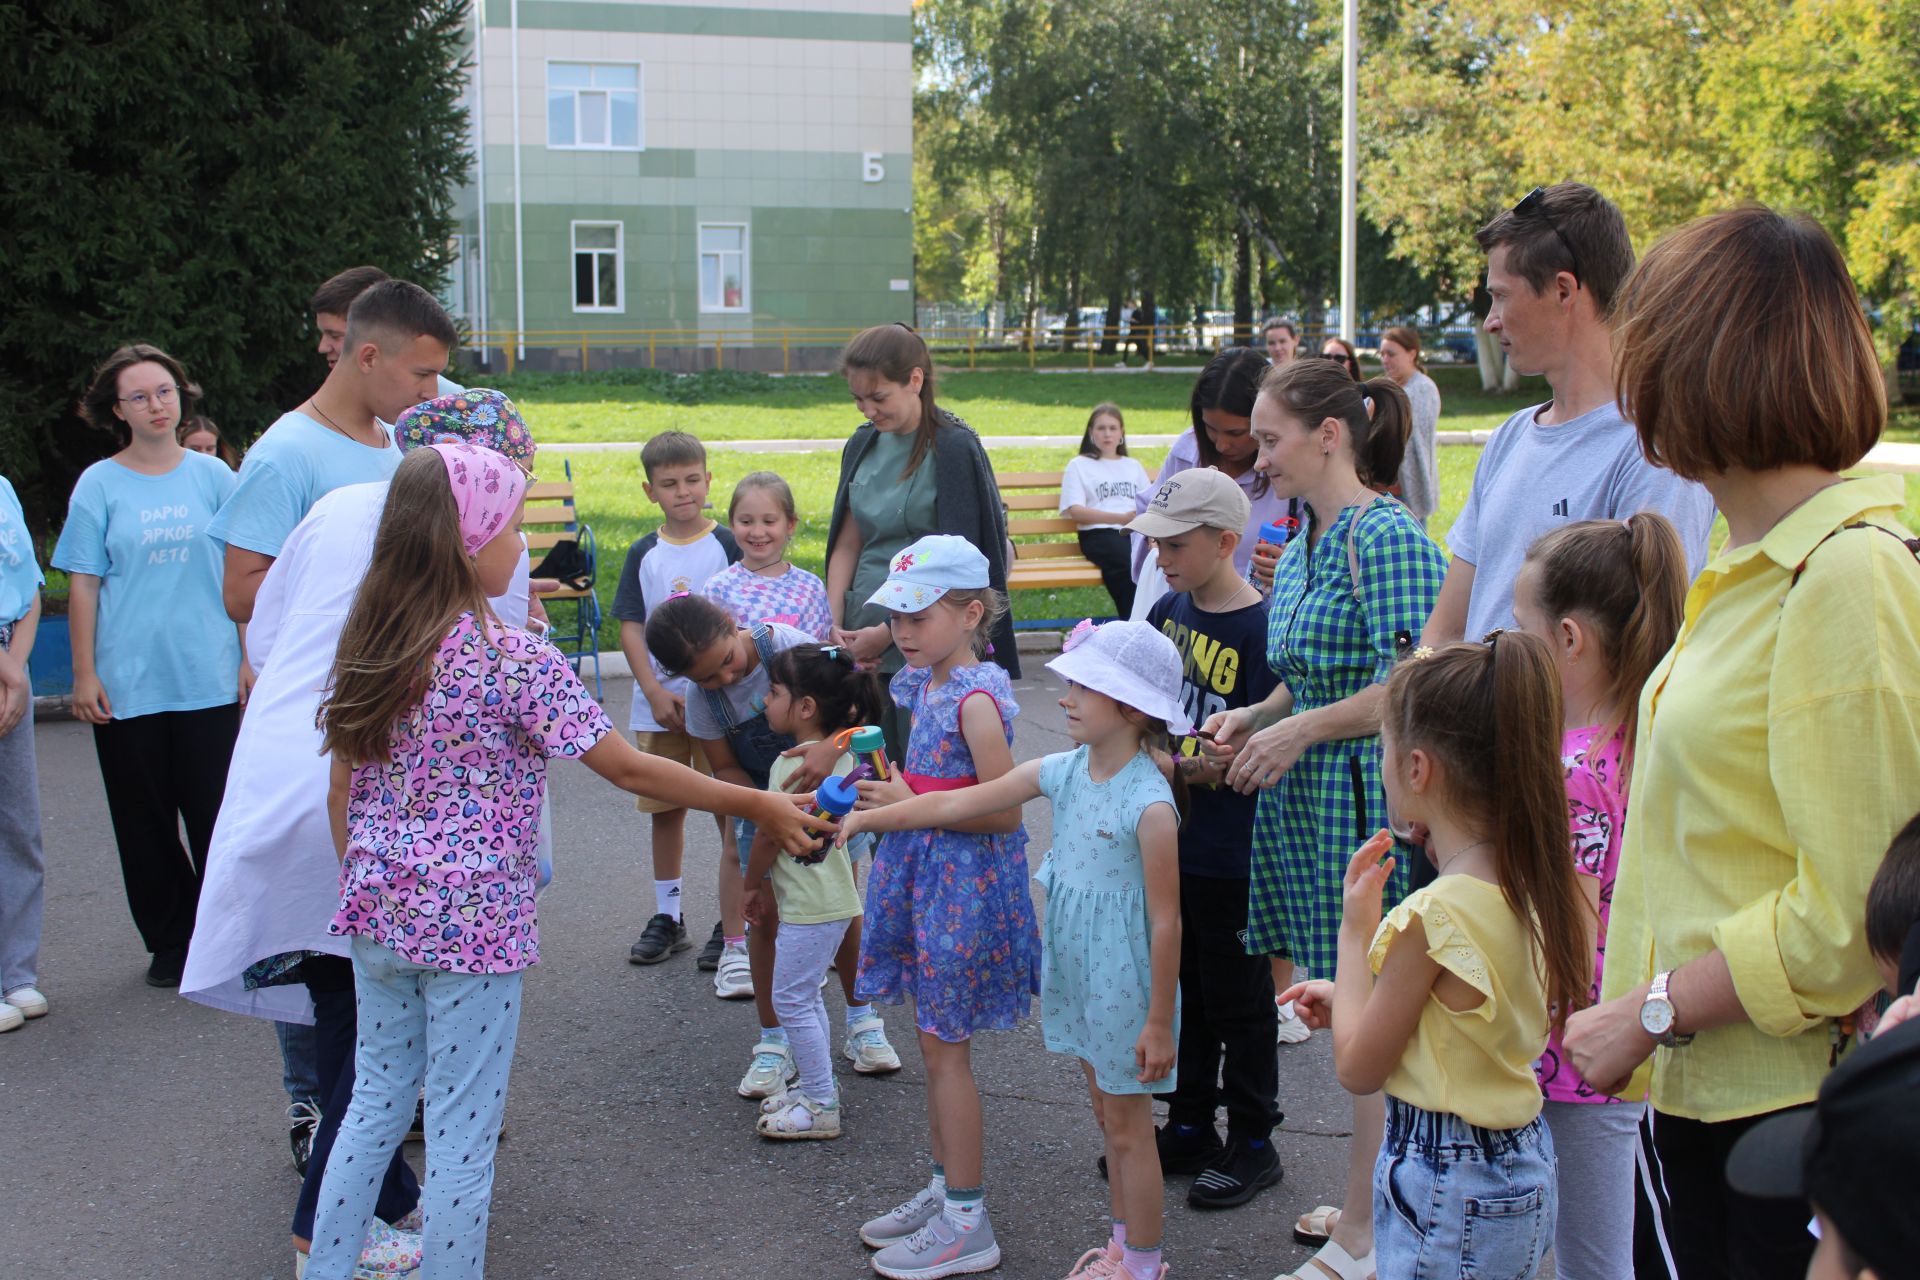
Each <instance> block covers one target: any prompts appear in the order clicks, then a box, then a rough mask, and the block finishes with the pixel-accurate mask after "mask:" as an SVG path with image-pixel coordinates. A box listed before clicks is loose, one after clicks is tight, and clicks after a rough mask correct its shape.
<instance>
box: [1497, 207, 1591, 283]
mask: <svg viewBox="0 0 1920 1280" xmlns="http://www.w3.org/2000/svg"><path fill="white" fill-rule="evenodd" d="M1513 216H1514V217H1516V218H1535V217H1537V218H1539V219H1540V220H1541V221H1543V222H1545V223H1546V224H1547V227H1548V229H1549V230H1551V231H1552V232H1553V234H1554V235H1556V236H1559V237H1560V243H1561V244H1562V245H1564V246H1566V250H1567V259H1568V261H1570V262H1572V263H1573V272H1572V274H1573V278H1574V281H1575V282H1576V283H1577V282H1579V281H1580V280H1581V279H1583V278H1584V277H1582V276H1581V274H1580V255H1579V254H1577V253H1575V252H1574V251H1573V241H1571V240H1569V239H1567V233H1566V232H1564V231H1562V230H1561V229H1560V224H1559V223H1557V222H1555V221H1554V220H1553V215H1552V214H1551V213H1548V212H1547V189H1546V188H1545V187H1535V188H1534V189H1533V190H1531V191H1529V192H1527V194H1526V195H1525V196H1523V197H1522V198H1521V200H1520V203H1519V204H1517V205H1515V206H1513Z"/></svg>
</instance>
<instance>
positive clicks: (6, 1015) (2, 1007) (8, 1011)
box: [0, 1002, 27, 1031]
mask: <svg viewBox="0 0 1920 1280" xmlns="http://www.w3.org/2000/svg"><path fill="white" fill-rule="evenodd" d="M26 1025H27V1015H26V1014H24V1013H22V1012H20V1011H19V1010H18V1009H16V1008H14V1007H13V1006H12V1005H10V1004H6V1003H4V1002H0V1031H18V1030H19V1029H20V1028H22V1027H24V1026H26Z"/></svg>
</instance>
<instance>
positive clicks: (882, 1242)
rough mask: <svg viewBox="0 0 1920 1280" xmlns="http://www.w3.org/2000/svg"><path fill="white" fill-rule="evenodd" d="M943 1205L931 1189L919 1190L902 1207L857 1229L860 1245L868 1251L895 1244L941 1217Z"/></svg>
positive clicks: (895, 1208) (899, 1206) (894, 1208)
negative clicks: (858, 1230)
mask: <svg viewBox="0 0 1920 1280" xmlns="http://www.w3.org/2000/svg"><path fill="white" fill-rule="evenodd" d="M941 1208H942V1202H941V1199H940V1197H939V1196H937V1195H935V1194H933V1188H932V1187H922V1188H920V1189H919V1190H918V1191H916V1192H914V1193H913V1195H912V1197H911V1198H910V1199H908V1200H907V1201H906V1203H904V1204H897V1205H895V1206H894V1207H893V1208H891V1209H889V1210H887V1212H885V1213H883V1214H881V1215H880V1216H879V1217H877V1218H875V1219H873V1220H872V1221H870V1222H868V1223H866V1224H865V1225H864V1226H862V1227H861V1228H860V1243H861V1244H864V1245H865V1246H867V1248H869V1249H884V1248H886V1247H887V1246H888V1245H890V1244H897V1243H898V1242H900V1241H902V1240H905V1239H906V1238H907V1237H908V1236H910V1235H912V1234H913V1233H914V1232H916V1231H918V1230H919V1229H920V1228H922V1227H924V1226H926V1225H927V1224H928V1223H929V1222H932V1221H933V1220H934V1219H935V1218H937V1217H939V1216H940V1210H941Z"/></svg>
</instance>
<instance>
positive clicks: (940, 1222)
mask: <svg viewBox="0 0 1920 1280" xmlns="http://www.w3.org/2000/svg"><path fill="white" fill-rule="evenodd" d="M868 1261H869V1262H871V1263H872V1264H873V1269H874V1270H875V1271H877V1272H879V1273H880V1274H881V1275H883V1276H885V1277H887V1280H940V1277H941V1276H963V1275H971V1274H973V1273H974V1272H976V1271H991V1270H993V1269H994V1268H995V1267H997V1266H999V1265H1000V1246H999V1244H998V1243H997V1242H995V1240H994V1238H993V1223H991V1222H989V1221H987V1214H986V1210H985V1209H982V1210H981V1211H980V1225H979V1226H977V1227H975V1228H974V1229H973V1230H971V1231H969V1232H967V1233H966V1234H964V1235H962V1234H961V1233H960V1232H958V1231H955V1230H954V1229H953V1228H952V1227H951V1226H949V1225H948V1223H947V1220H946V1218H945V1217H943V1216H941V1215H939V1214H938V1213H936V1214H935V1215H934V1218H933V1220H932V1221H931V1222H929V1223H927V1225H926V1226H924V1227H922V1228H920V1229H919V1230H918V1231H916V1232H914V1233H913V1234H912V1235H910V1236H908V1237H907V1238H906V1239H905V1240H902V1241H900V1242H899V1243H898V1244H890V1245H888V1246H887V1247H886V1248H884V1249H882V1250H881V1251H880V1252H878V1253H876V1254H874V1255H873V1257H871V1258H869V1259H868Z"/></svg>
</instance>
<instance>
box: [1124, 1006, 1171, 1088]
mask: <svg viewBox="0 0 1920 1280" xmlns="http://www.w3.org/2000/svg"><path fill="white" fill-rule="evenodd" d="M1133 1061H1134V1064H1135V1065H1136V1066H1138V1067H1139V1068H1140V1073H1139V1074H1138V1075H1137V1076H1135V1077H1134V1078H1135V1079H1136V1080H1138V1081H1139V1082H1140V1083H1141V1084H1152V1083H1153V1082H1154V1081H1155V1080H1165V1079H1166V1078H1167V1075H1168V1073H1169V1072H1171V1071H1172V1070H1173V1028H1172V1027H1166V1026H1161V1025H1160V1024H1159V1023H1157V1022H1155V1021H1153V1020H1152V1019H1151V1018H1149V1019H1148V1020H1147V1025H1146V1026H1145V1027H1144V1028H1143V1029H1142V1030H1141V1032H1140V1038H1139V1039H1138V1040H1136V1041H1135V1042H1134V1045H1133Z"/></svg>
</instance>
